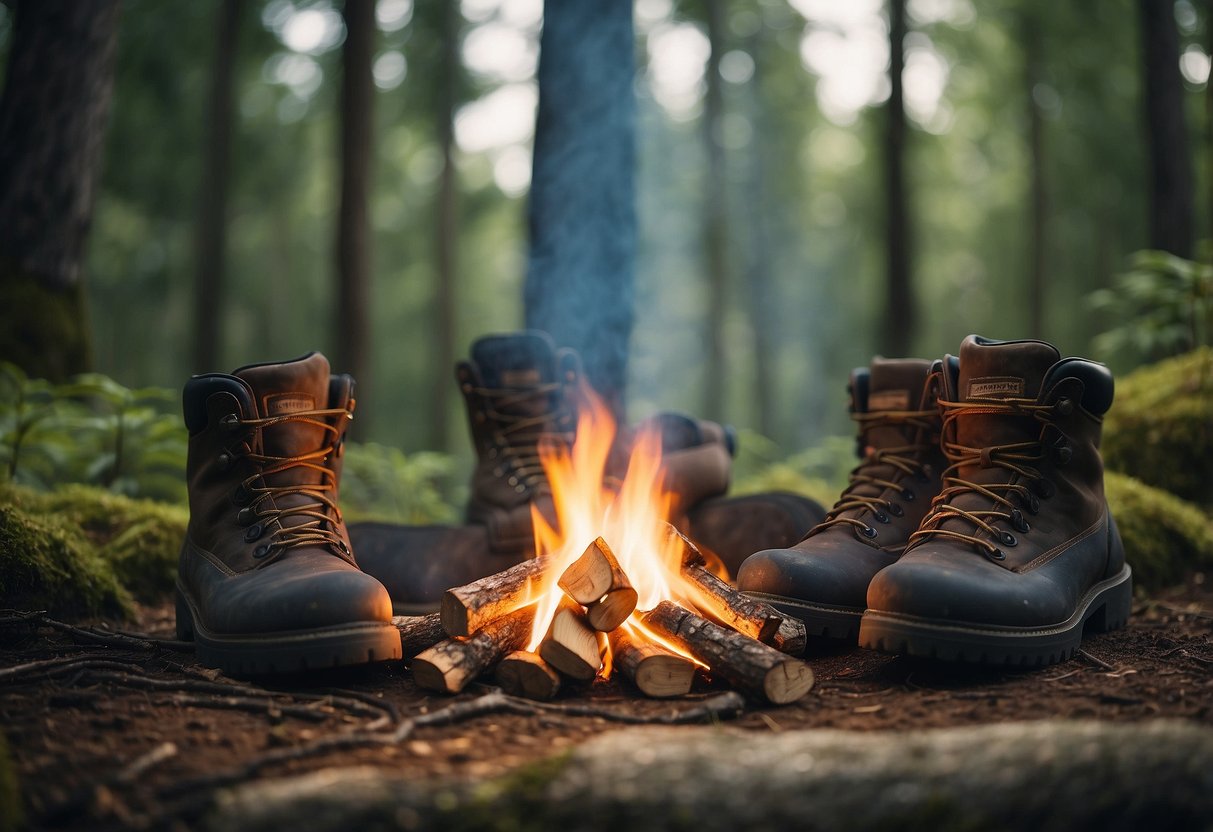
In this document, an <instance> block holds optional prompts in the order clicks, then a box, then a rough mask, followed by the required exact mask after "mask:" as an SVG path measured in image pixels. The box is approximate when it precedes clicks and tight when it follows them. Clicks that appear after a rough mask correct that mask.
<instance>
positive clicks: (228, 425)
mask: <svg viewBox="0 0 1213 832" xmlns="http://www.w3.org/2000/svg"><path fill="white" fill-rule="evenodd" d="M219 425H220V426H221V427H222V428H223V429H224V430H226V431H227V432H229V433H235V432H236V431H237V430H239V429H240V417H239V416H237V415H236V414H235V413H225V414H223V415H222V416H220V417H219Z"/></svg>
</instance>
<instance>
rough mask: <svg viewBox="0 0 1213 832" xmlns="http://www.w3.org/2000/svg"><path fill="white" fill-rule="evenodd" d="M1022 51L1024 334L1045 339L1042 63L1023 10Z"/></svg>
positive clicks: (1033, 26) (1033, 24)
mask: <svg viewBox="0 0 1213 832" xmlns="http://www.w3.org/2000/svg"><path fill="white" fill-rule="evenodd" d="M1021 30H1022V37H1023V48H1024V67H1023V69H1024V89H1025V92H1026V103H1027V116H1028V159H1029V170H1030V171H1031V173H1030V176H1029V185H1028V188H1029V203H1028V204H1029V209H1028V210H1029V215H1030V219H1029V228H1030V232H1029V233H1030V237H1031V241H1030V245H1029V251H1030V254H1029V257H1030V258H1031V259H1030V262H1029V265H1028V334H1029V335H1031V337H1033V338H1039V339H1043V338H1044V337H1045V301H1046V297H1045V295H1046V294H1047V287H1048V285H1049V284H1048V275H1047V272H1046V270H1047V268H1048V259H1047V257H1046V251H1045V245H1046V233H1047V229H1048V222H1047V219H1048V210H1049V203H1048V192H1047V191H1046V189H1045V136H1044V132H1045V130H1044V116H1043V113H1041V111H1040V105H1039V104H1037V103H1036V86H1037V85H1038V84H1039V83H1040V69H1041V66H1042V65H1043V61H1042V58H1041V54H1040V37H1041V33H1040V27H1039V26H1038V25H1037V19H1036V14H1035V12H1034V11H1033V10H1026V11H1025V12H1024V14H1023V18H1022V22H1021Z"/></svg>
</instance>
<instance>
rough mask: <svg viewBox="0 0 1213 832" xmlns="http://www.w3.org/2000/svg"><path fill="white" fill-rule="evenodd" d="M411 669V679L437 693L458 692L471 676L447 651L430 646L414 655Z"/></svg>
mask: <svg viewBox="0 0 1213 832" xmlns="http://www.w3.org/2000/svg"><path fill="white" fill-rule="evenodd" d="M410 667H411V668H412V671H413V681H414V682H416V683H417V684H418V685H419V686H420V687H423V688H425V689H426V690H435V691H438V692H439V693H459V691H461V690H463V689H464V688H465V687H466V686H467V683H468V682H470V681H471V677H470V676H469V675H468V674H467V672H466V671H464V669H463V668H462V667H459V666H457V664H456V663H455V660H454V659H453V658H452V657H451V656H450V655H449V654H447V653H445V652H440V651H435V650H434V648H430V649H429V650H426V651H425V652H423V653H421V654H419V655H417V656H414V657H413V661H412V664H411V665H410Z"/></svg>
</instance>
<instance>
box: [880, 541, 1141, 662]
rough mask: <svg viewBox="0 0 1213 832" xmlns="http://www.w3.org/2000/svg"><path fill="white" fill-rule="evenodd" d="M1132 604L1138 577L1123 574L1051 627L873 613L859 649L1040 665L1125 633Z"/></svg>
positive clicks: (1100, 585)
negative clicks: (1102, 636) (1093, 639)
mask: <svg viewBox="0 0 1213 832" xmlns="http://www.w3.org/2000/svg"><path fill="white" fill-rule="evenodd" d="M1132 606H1133V576H1132V571H1131V570H1130V569H1129V566H1128V565H1127V564H1126V565H1125V567H1124V568H1123V569H1122V570H1121V571H1120V573H1119V574H1117V575H1116V576H1114V577H1112V578H1108V579H1107V580H1104V581H1101V582H1100V583H1098V584H1096V585H1095V586H1093V587H1092V588H1091V589H1090V590H1089V591H1088V592H1087V594H1086V595H1085V596H1083V598H1082V600H1081V601H1080V602H1079V603H1078V605H1077V609H1076V610H1075V612H1074V614H1073V615H1071V616H1070V617H1069V618H1068V619H1066V620H1065V621H1062V622H1060V623H1058V624H1054V625H1050V626H1047V627H1000V626H995V625H982V624H966V623H958V622H953V621H944V620H936V619H930V618H920V617H917V616H911V615H900V614H898V613H893V612H880V611H876V610H868V611H867V612H865V613H864V614H863V620H862V621H861V622H860V625H859V646H860V647H866V648H868V649H869V650H879V651H881V652H882V653H895V654H898V655H906V656H921V657H925V658H930V659H939V660H941V661H948V662H968V663H972V664H982V665H992V666H1011V667H1040V666H1044V665H1050V664H1056V663H1057V662H1060V661H1064V660H1066V659H1068V658H1070V657H1071V656H1073V655H1074V653H1075V652H1077V651H1078V648H1079V647H1080V646H1081V644H1082V639H1083V635H1084V633H1087V632H1090V633H1099V632H1107V631H1110V630H1117V629H1120V628H1121V627H1123V626H1124V625H1125V622H1126V621H1128V619H1129V611H1130V609H1131V608H1132Z"/></svg>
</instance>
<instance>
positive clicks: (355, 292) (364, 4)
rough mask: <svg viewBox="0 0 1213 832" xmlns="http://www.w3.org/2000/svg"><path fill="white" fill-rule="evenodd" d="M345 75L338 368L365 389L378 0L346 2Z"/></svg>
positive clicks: (339, 233) (343, 84) (367, 357)
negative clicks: (374, 62)
mask: <svg viewBox="0 0 1213 832" xmlns="http://www.w3.org/2000/svg"><path fill="white" fill-rule="evenodd" d="M341 14H342V16H343V17H344V18H345V33H346V34H345V44H344V45H343V47H342V76H341V127H340V130H341V208H340V214H339V217H338V224H337V321H336V332H337V365H338V366H339V367H340V369H341V370H342V371H343V372H348V373H350V374H352V375H353V376H354V377H355V378H356V379H358V380H359V381H360V382H362V384H363V385H366V384H367V383H368V381H369V376H370V372H369V371H370V367H369V365H370V329H371V326H370V323H371V322H370V282H371V228H370V216H369V209H368V202H369V196H370V177H371V159H372V154H373V153H374V149H373V146H372V141H371V139H372V134H373V132H374V104H375V81H374V76H373V75H372V72H371V62H372V59H373V57H374V52H375V3H374V0H345V5H344V6H343V7H342V11H341Z"/></svg>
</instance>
